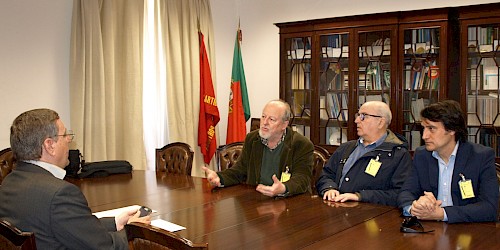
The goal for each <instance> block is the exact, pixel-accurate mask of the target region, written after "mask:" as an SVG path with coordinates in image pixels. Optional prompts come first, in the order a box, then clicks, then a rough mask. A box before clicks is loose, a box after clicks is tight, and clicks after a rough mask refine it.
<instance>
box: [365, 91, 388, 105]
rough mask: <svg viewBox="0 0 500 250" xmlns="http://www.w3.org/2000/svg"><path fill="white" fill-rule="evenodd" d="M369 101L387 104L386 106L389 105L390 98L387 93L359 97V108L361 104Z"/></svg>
mask: <svg viewBox="0 0 500 250" xmlns="http://www.w3.org/2000/svg"><path fill="white" fill-rule="evenodd" d="M370 101H381V102H385V103H387V105H391V102H390V97H389V94H387V93H382V94H377V95H360V96H359V98H358V104H359V106H360V107H361V105H362V104H363V103H365V102H370Z"/></svg>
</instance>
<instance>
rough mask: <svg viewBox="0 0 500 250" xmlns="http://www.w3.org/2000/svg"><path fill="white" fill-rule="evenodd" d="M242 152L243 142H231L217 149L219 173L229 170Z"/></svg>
mask: <svg viewBox="0 0 500 250" xmlns="http://www.w3.org/2000/svg"><path fill="white" fill-rule="evenodd" d="M242 150H243V142H233V143H230V144H227V145H222V146H220V147H219V148H217V154H216V158H217V166H218V167H219V171H222V170H224V169H228V168H231V167H232V166H234V164H235V163H236V161H237V160H238V158H239V157H240V155H241V151H242Z"/></svg>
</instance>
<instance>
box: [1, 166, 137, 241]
mask: <svg viewBox="0 0 500 250" xmlns="http://www.w3.org/2000/svg"><path fill="white" fill-rule="evenodd" d="M0 218H2V219H4V220H7V221H9V222H10V223H12V224H13V225H15V226H16V227H18V228H19V229H21V230H22V231H31V232H34V233H35V237H36V245H37V248H38V249H128V245H127V240H126V236H125V233H124V230H122V231H120V232H116V225H115V220H114V218H104V219H101V220H99V219H97V218H96V217H95V216H93V215H92V213H91V211H90V208H89V207H88V204H87V200H86V199H85V197H84V195H83V194H82V192H81V191H80V189H79V188H78V187H77V186H75V185H73V184H71V183H69V182H67V181H64V180H60V179H58V178H56V177H54V176H53V175H52V174H51V173H50V172H48V171H47V170H45V169H43V168H41V167H39V166H36V165H33V164H29V163H25V162H18V163H17V167H16V169H15V170H14V171H12V172H11V173H10V174H9V175H8V176H7V177H6V178H5V180H4V181H3V182H2V185H1V186H0ZM112 231H114V232H112Z"/></svg>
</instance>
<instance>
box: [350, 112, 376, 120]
mask: <svg viewBox="0 0 500 250" xmlns="http://www.w3.org/2000/svg"><path fill="white" fill-rule="evenodd" d="M354 116H355V118H354V119H356V118H358V117H359V120H361V121H364V120H365V118H366V117H367V116H371V117H378V118H382V116H381V115H370V114H367V113H356V114H354Z"/></svg>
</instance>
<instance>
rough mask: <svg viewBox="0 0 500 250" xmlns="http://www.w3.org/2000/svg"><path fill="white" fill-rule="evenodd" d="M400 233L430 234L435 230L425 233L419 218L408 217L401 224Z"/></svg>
mask: <svg viewBox="0 0 500 250" xmlns="http://www.w3.org/2000/svg"><path fill="white" fill-rule="evenodd" d="M399 231H401V232H403V233H430V232H434V230H429V231H425V230H424V226H422V224H421V223H420V221H419V220H418V219H417V217H415V216H412V217H406V218H405V219H404V220H403V223H401V227H400V228H399Z"/></svg>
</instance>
